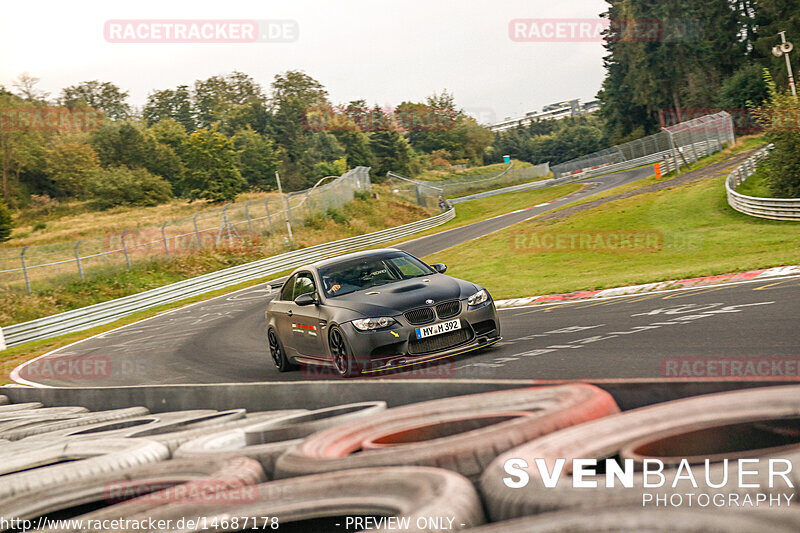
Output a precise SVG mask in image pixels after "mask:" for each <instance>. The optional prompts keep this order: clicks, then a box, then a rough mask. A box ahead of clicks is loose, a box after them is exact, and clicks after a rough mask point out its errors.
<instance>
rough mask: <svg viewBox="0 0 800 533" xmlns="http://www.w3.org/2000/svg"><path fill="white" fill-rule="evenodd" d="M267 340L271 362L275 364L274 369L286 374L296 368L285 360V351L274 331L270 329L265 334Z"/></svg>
mask: <svg viewBox="0 0 800 533" xmlns="http://www.w3.org/2000/svg"><path fill="white" fill-rule="evenodd" d="M267 340H268V341H269V353H270V355H271V356H272V362H273V363H275V368H277V369H278V372H288V371H290V370H294V369H295V368H297V367H296V366H295V365H293V364H292V363H291V362H289V359H287V358H286V351H285V350H284V349H283V344H281V341H280V339H279V338H278V335H277V334H276V333H275V330H274V329H270V330H269V331H268V332H267Z"/></svg>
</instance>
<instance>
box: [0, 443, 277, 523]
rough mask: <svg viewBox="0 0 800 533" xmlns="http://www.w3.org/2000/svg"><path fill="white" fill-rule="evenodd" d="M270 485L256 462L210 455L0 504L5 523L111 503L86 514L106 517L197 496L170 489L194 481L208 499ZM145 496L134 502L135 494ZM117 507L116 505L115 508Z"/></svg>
mask: <svg viewBox="0 0 800 533" xmlns="http://www.w3.org/2000/svg"><path fill="white" fill-rule="evenodd" d="M263 481H265V477H264V472H263V470H262V469H261V465H259V464H258V463H257V462H256V461H253V460H252V459H248V458H246V457H206V458H203V459H202V460H198V459H176V460H172V461H166V462H160V463H155V464H146V465H142V466H134V467H132V468H125V469H120V470H117V471H111V472H102V473H99V474H97V475H95V476H93V477H92V478H90V479H84V480H80V481H77V482H76V481H60V482H59V481H54V482H52V483H50V484H49V485H47V486H46V487H43V488H41V489H39V490H37V491H36V492H34V493H30V492H26V493H24V494H22V495H18V496H13V497H10V498H5V499H2V500H0V509H2V512H1V514H0V523H3V521H4V520H5V521H6V522H8V521H10V520H11V519H12V518H17V519H20V520H30V519H33V518H37V517H39V516H45V515H49V514H52V513H60V512H64V511H69V510H71V509H76V508H80V507H81V506H85V505H90V504H94V505H96V504H98V503H106V504H110V506H109V507H105V508H103V509H100V510H99V511H95V512H92V513H90V514H89V515H87V517H90V518H92V519H99V520H102V519H105V518H107V517H113V516H114V515H119V514H120V511H121V510H124V512H125V513H133V512H137V513H138V512H144V511H147V510H150V509H153V508H155V507H158V506H160V505H165V504H166V503H169V502H170V501H174V500H175V498H176V494H179V495H180V497H185V496H184V495H187V494H190V493H192V491H191V487H184V489H185V490H184V491H183V492H180V493H178V492H177V491H175V490H173V491H172V492H170V490H169V489H170V488H171V487H175V486H176V485H182V484H184V483H195V485H197V488H198V489H201V490H198V491H196V492H197V493H202V494H203V495H204V496H206V497H207V496H209V495H210V494H212V493H213V492H212V490H213V491H224V490H228V489H231V488H234V487H238V486H254V485H257V484H259V483H261V482H263ZM137 495H140V497H139V498H136V501H133V500H134V498H131V496H137ZM114 504H116V505H114Z"/></svg>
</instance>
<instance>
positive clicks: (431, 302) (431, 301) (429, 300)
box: [425, 298, 433, 305]
mask: <svg viewBox="0 0 800 533" xmlns="http://www.w3.org/2000/svg"><path fill="white" fill-rule="evenodd" d="M425 303H426V304H427V305H432V304H433V300H431V299H430V298H428V299H427V300H425Z"/></svg>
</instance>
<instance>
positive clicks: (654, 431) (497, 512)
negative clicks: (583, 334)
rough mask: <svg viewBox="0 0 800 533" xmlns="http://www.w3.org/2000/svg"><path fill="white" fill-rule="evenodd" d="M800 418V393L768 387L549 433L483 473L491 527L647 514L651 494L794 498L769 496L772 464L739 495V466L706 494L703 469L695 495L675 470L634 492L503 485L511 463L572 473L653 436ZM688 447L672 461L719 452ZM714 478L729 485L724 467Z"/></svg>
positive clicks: (537, 483) (715, 467)
mask: <svg viewBox="0 0 800 533" xmlns="http://www.w3.org/2000/svg"><path fill="white" fill-rule="evenodd" d="M799 415H800V386H781V387H766V388H758V389H749V390H741V391H734V392H725V393H719V394H709V395H704V396H696V397H692V398H685V399H682V400H676V401H671V402H665V403H661V404H655V405H651V406H648V407H643V408H640V409H634V410H631V411H626V412H624V413H621V414H619V415H616V416H613V417H608V418H605V419H603V420H596V421H592V422H586V423H584V424H581V425H579V426H575V427H571V428H566V429H563V430H561V431H557V432H555V433H551V434H550V435H546V436H543V437H541V438H539V439H536V440H533V441H531V442H528V443H527V444H524V445H522V446H519V447H517V448H514V449H512V450H509V451H507V452H505V453H503V454H502V455H500V456H498V457H497V458H496V459H495V460H494V461H493V462H492V464H491V465H490V466H489V467H488V468H487V469H486V471H485V472H484V473H483V475H482V477H481V482H480V488H481V493H482V495H483V497H484V502H485V504H486V508H487V511H488V513H489V516H490V517H491V519H492V520H508V519H511V518H516V517H521V516H528V515H533V514H538V513H544V512H550V511H557V510H562V509H567V508H569V509H576V510H582V509H594V508H605V507H612V506H617V507H619V506H639V507H641V506H642V505H643V495H644V493H645V492H650V493H653V492H658V493H659V494H662V493H666V494H670V493H676V494H685V493H688V492H707V493H709V494H714V493H723V494H728V493H737V494H742V495H743V494H750V495H751V497H753V495H754V494H755V493H756V492H759V491H760V492H763V493H769V494H775V495H782V494H785V493H787V492H790V493H792V494H794V493H795V490H796V489H788V488H786V487H785V486H784V485H783V484H782V483H781V482H780V480H778V481H777V482H776V484H775V488H769V486H770V480H769V474H768V468H767V467H768V464H767V463H766V462H762V463H760V465H759V467H756V466H755V465H747V468H748V469H749V470H750V469H753V470H758V471H759V474H758V475H757V476H753V477H750V478H748V479H749V482H752V483H759V484H760V485H761V486H760V488H758V489H752V488H740V487H738V484H737V483H736V482H737V479H736V478H737V477H738V475H737V474H738V468H737V465H736V464H735V462H732V463H731V464H730V468H729V476H728V483H727V484H726V485H725V486H724V487H721V488H711V487H708V486H706V484H705V479H704V472H703V470H702V468H701V469H699V470H698V471H697V473H696V474H695V475H696V476H697V478H698V479H697V483H698V485H699V487H700V488H699V489H698V488H695V487H693V486H692V484H691V482H689V481H687V479H686V478H685V477H684V479H682V480H678V482H677V484H676V486H675V487H674V488H673V487H672V480H673V478H674V474H675V470H674V469H670V467H669V465H667V468H666V469H665V472H664V475H665V476H666V479H667V484H666V485H665V486H664V487H661V488H658V489H652V488H643V486H642V478H643V476H642V474H641V473H640V472H637V473H636V474H635V476H634V487H632V488H624V487H620V486H617V487H612V488H605V476H604V475H597V476H586V477H585V479H586V480H588V481H592V480H594V481H598V488H573V487H572V483H571V482H570V481H569V479H568V478H567V479H562V481H561V482H559V483H558V484H557V485H556V486H555V487H550V488H545V487H544V486H543V483H542V480H541V477H539V474H538V469H537V468H528V469H526V471H527V473H528V474H529V475H530V481H529V483H528V485H527V486H526V487H524V488H522V489H514V488H509V487H506V486H505V484H504V482H503V478H504V477H506V476H507V474H506V473H505V471H504V468H503V465H504V463H505V462H506V461H507V460H508V459H512V458H521V459H524V460H526V461H528V463H529V464H530V463H532V459H533V458H539V459H543V460H544V461H545V462H546V464H547V465H548V468H550V469H552V468H553V465H554V462H555V460H556V459H564V460H566V466H565V469H566V468H568V467H569V465H570V464H571V461H572V460H573V459H577V458H586V459H592V458H594V459H598V460H602V459H605V458H607V457H615V456H617V455H618V454H619V453H620V452H621V450H623V449H625V448H626V447H627V446H629V445H630V444H632V443H641V442H642V440H643V439H645V440H648V439H649V438H651V436H655V437H654V438H661V436H663V435H664V434H669V435H672V436H680V435H681V434H688V433H691V432H695V431H697V430H702V429H704V428H705V429H707V428H715V427H716V428H722V427H724V426H726V425H729V424H740V423H743V422H757V421H766V420H776V419H781V418H783V419H787V418H794V419H796V418H797V417H798V416H799ZM683 442H684V443H686V446H689V443H691V444H692V445H693V446H694V447H693V448H691V449H690V448H688V447H687V448H686V452H687V453H681V451H680V450H679V449H675V450H674V452H675V453H674V455H691V456H697V455H703V454H702V453H698V449H697V448H696V446H697V445H698V444H700V445H704V444H707V445H709V446H711V445H715V444H716V443H715V442H713V441H711V442H709V441H706V442H702V441H700V442H698V441H697V440H696V439H690V438H686V439H684V441H683ZM714 451H716V450H714ZM767 453H768V452H767ZM734 455H735V454H734ZM756 455H758V453H757V452H756ZM778 458H782V459H788V460H793V461H794V462H795V463H796V462H797V461H799V460H800V452H799V451H798V450H797V449H795V451H794V452H793V453H785V454H780V455H779V456H778ZM710 471H711V472H710V474H709V478H710V479H712V480H714V481H717V480H721V479H722V478H723V474H724V471H723V465H720V464H712V468H711V469H710ZM565 472H566V470H565ZM789 478H790V479H791V480H792V483H793V484H794V485H795V486H796V487H797V486H800V474H798V472H796V471H793V472H792V473H791V474H789Z"/></svg>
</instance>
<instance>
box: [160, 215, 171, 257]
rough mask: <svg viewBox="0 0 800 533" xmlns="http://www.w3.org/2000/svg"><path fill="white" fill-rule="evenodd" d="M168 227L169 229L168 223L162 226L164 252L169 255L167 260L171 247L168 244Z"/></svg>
mask: <svg viewBox="0 0 800 533" xmlns="http://www.w3.org/2000/svg"><path fill="white" fill-rule="evenodd" d="M166 227H167V223H166V222H164V223H163V224H161V238H162V239H163V240H164V251H165V252H166V253H167V258H169V245H168V244H167V231H166Z"/></svg>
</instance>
